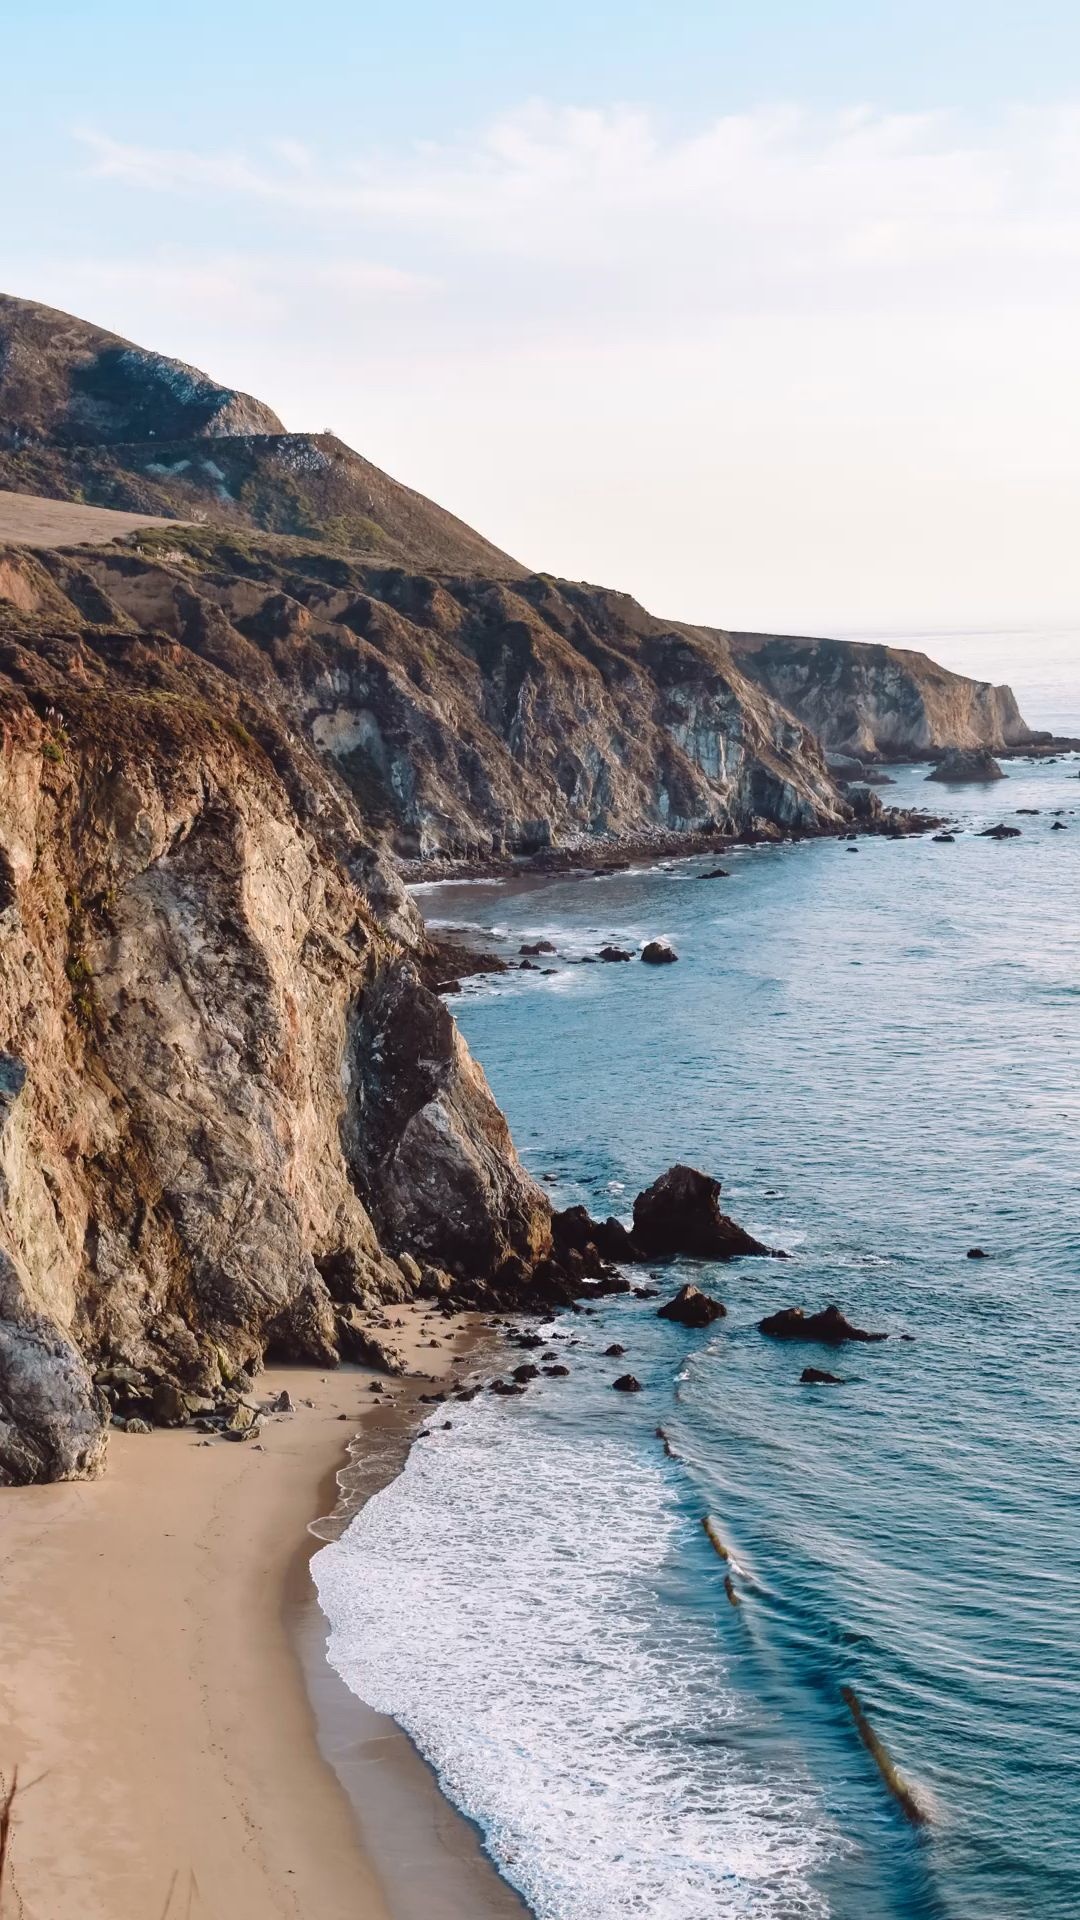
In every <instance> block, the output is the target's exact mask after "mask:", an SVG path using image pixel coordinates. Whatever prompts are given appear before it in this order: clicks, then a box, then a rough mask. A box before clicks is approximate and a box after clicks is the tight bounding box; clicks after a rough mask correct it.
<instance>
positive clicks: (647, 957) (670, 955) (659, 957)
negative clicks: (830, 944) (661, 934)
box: [641, 940, 679, 967]
mask: <svg viewBox="0 0 1080 1920" xmlns="http://www.w3.org/2000/svg"><path fill="white" fill-rule="evenodd" d="M641 957H642V959H643V960H644V962H645V964H646V966H648V967H670V966H673V965H674V964H675V961H676V960H677V959H678V957H679V956H678V954H677V953H676V951H675V949H674V947H673V946H670V945H669V943H668V942H667V941H666V940H647V941H646V942H645V945H644V946H643V947H642V949H641Z"/></svg>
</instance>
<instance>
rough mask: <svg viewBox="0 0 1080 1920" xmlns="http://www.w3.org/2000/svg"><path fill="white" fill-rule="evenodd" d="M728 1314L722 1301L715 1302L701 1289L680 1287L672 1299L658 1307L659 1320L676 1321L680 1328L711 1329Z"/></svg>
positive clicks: (657, 1315)
mask: <svg viewBox="0 0 1080 1920" xmlns="http://www.w3.org/2000/svg"><path fill="white" fill-rule="evenodd" d="M726 1312H727V1308H726V1307H725V1305H724V1303H723V1301H722V1300H713V1299H712V1298H711V1297H710V1295H709V1294H707V1293H702V1291H701V1288H700V1287H689V1286H687V1287H680V1288H679V1291H678V1293H676V1294H675V1295H674V1296H673V1297H672V1299H670V1300H667V1301H665V1303H664V1305H663V1306H662V1307H657V1309H656V1317H657V1319H658V1320H675V1321H677V1323H678V1325H679V1326H680V1327H711V1326H712V1323H713V1321H714V1320H721V1319H723V1317H724V1315H725V1314H726Z"/></svg>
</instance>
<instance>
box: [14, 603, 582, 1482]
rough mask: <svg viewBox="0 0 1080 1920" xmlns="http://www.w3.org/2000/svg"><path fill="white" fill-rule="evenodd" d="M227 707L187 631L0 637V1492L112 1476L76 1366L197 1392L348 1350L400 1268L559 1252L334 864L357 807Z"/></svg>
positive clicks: (499, 1127)
mask: <svg viewBox="0 0 1080 1920" xmlns="http://www.w3.org/2000/svg"><path fill="white" fill-rule="evenodd" d="M236 706H237V689H236V687H235V685H234V683H233V682H231V680H230V679H229V678H228V676H227V675H225V674H223V673H222V672H221V671H220V670H219V669H218V668H216V667H213V666H211V665H209V664H208V663H207V662H206V661H205V660H201V659H199V658H198V657H197V656H196V655H195V654H193V653H191V652H190V651H188V650H187V649H186V648H185V647H184V646H183V645H182V644H181V643H180V642H178V641H175V640H174V641H161V640H159V641H157V642H156V643H153V644H147V643H146V642H145V641H144V640H143V639H142V638H141V637H140V636H139V635H138V634H137V633H136V632H134V631H131V630H123V629H121V630H120V631H109V630H104V629H102V628H92V629H88V630H86V631H84V632H77V631H73V630H72V629H71V628H64V627H63V626H61V625H59V624H58V625H56V626H53V627H50V625H49V624H48V623H47V622H45V621H43V620H40V619H39V620H38V621H37V622H35V623H33V625H32V627H30V626H29V623H27V622H26V621H23V622H22V623H20V622H18V621H13V622H12V623H11V624H9V626H8V630H7V632H6V633H5V634H3V635H2V636H0V729H2V748H0V935H2V939H0V1049H2V1050H3V1051H2V1053H0V1479H8V1480H27V1479H43V1478H56V1477H60V1476H65V1475H73V1474H80V1473H87V1472H92V1471H94V1470H95V1469H96V1468H97V1466H98V1465H99V1464H100V1462H101V1459H102V1455H103V1451H104V1437H105V1423H106V1420H107V1418H108V1414H109V1406H108V1402H107V1401H106V1400H105V1398H104V1397H103V1396H102V1394H101V1393H100V1392H98V1391H97V1390H96V1389H95V1388H94V1386H93V1384H92V1380H91V1373H92V1371H93V1370H94V1368H95V1367H99V1366H102V1365H106V1364H112V1365H117V1364H121V1365H127V1366H129V1367H131V1368H133V1369H137V1370H139V1371H141V1372H142V1373H143V1374H145V1375H146V1376H147V1378H148V1379H149V1380H150V1382H151V1383H153V1384H155V1385H157V1384H160V1383H163V1382H165V1383H169V1382H171V1383H173V1384H174V1385H175V1386H177V1387H179V1388H181V1389H183V1390H185V1391H189V1392H195V1393H199V1392H207V1393H213V1392H214V1391H215V1390H216V1389H218V1388H219V1387H220V1385H221V1383H222V1381H223V1380H227V1379H230V1378H233V1377H234V1376H235V1375H236V1373H237V1371H238V1370H239V1369H240V1368H241V1367H242V1366H243V1365H244V1364H245V1363H250V1362H253V1361H257V1360H258V1359H259V1357H260V1356H261V1355H262V1353H263V1352H264V1350H266V1349H267V1348H271V1349H276V1350H278V1351H279V1352H281V1353H284V1354H289V1355H295V1356H305V1357H308V1358H311V1359H314V1360H318V1361H321V1362H326V1361H330V1360H332V1359H333V1358H335V1357H336V1354H337V1352H338V1350H339V1346H340V1344H341V1323H340V1303H341V1302H342V1301H343V1300H347V1301H351V1302H352V1303H354V1304H355V1306H356V1307H358V1308H364V1307H370V1306H371V1305H373V1304H377V1303H378V1302H379V1301H383V1300H393V1299H402V1298H405V1297H407V1296H408V1295H409V1294H411V1293H412V1292H413V1291H415V1285H416V1283H415V1280H414V1279H413V1278H412V1277H411V1272H410V1271H409V1270H408V1269H407V1268H406V1267H404V1266H403V1265H399V1264H398V1262H397V1260H396V1259H395V1258H394V1254H395V1253H398V1252H402V1253H404V1252H406V1251H408V1250H409V1249H412V1248H415V1249H417V1250H420V1251H422V1252H423V1253H424V1254H425V1255H427V1256H428V1257H430V1258H432V1259H435V1260H437V1261H438V1262H439V1264H440V1265H442V1266H449V1265H453V1266H455V1267H456V1268H457V1270H458V1271H459V1272H460V1273H461V1274H462V1275H465V1276H467V1275H468V1274H469V1273H471V1272H478V1273H479V1272H482V1273H483V1274H485V1275H488V1274H492V1273H498V1272H499V1271H500V1269H501V1268H502V1267H504V1266H507V1265H509V1267H510V1270H511V1271H512V1272H516V1271H518V1270H519V1269H520V1270H523V1271H524V1270H526V1269H527V1268H528V1267H529V1265H530V1264H535V1263H536V1262H537V1261H538V1260H541V1259H542V1258H543V1257H544V1256H545V1255H546V1254H547V1253H548V1251H549V1250H550V1244H551V1242H550V1228H549V1209H548V1203H547V1201H546V1199H545V1198H544V1196H543V1194H542V1193H541V1192H540V1191H539V1189H537V1188H536V1187H534V1186H533V1184H532V1182H531V1181H530V1180H529V1179H528V1178H527V1177H526V1176H525V1174H524V1173H523V1171H522V1169H521V1167H520V1166H519V1164H518V1162H517V1160H516V1157H515V1155H514V1152H513V1148H512V1145H511V1143H510V1140H509V1136H508V1133H507V1129H506V1124H505V1122H504V1120H503V1118H502V1116H501V1114H500V1113H499V1112H498V1109H497V1108H496V1106H495V1104H494V1101H493V1100H492V1098H491V1095H490V1092H489V1091H488V1088H487V1085H486V1083H485V1081H484V1078H483V1075H482V1074H481V1072H480V1070H479V1069H478V1067H477V1066H476V1064H475V1062H473V1061H472V1060H471V1059H470V1057H469V1055H468V1053H467V1050H466V1049H465V1047H464V1044H463V1042H462V1041H461V1039H460V1036H459V1035H458V1034H457V1031H456V1029H455V1028H454V1025H453V1022H452V1021H451V1019H450V1017H449V1015H448V1014H447V1013H446V1011H445V1009H444V1008H443V1007H442V1005H441V1003H440V1002H439V1001H438V1000H436V999H435V998H434V996H432V995H431V994H430V993H428V991H427V990H426V989H425V988H424V987H423V986H422V984H421V982H420V980H419V977H418V974H417V972H416V968H415V966H414V964H413V961H412V959H411V958H410V956H409V954H408V952H407V951H406V950H405V949H404V948H403V947H402V945H401V944H400V943H399V942H398V941H397V940H395V939H394V938H392V937H391V936H390V935H389V934H388V933H387V932H386V931H385V929H384V928H383V927H382V926H380V925H379V924H378V922H377V921H376V919H375V916H374V915H373V913H372V910H371V905H370V902H369V900H368V899H366V898H365V896H364V894H363V892H362V891H361V889H360V888H359V886H358V885H357V884H356V881H355V879H354V877H353V875H352V874H351V872H350V870H349V865H348V862H347V860H346V859H345V858H344V857H343V850H344V849H346V848H348V847H350V846H355V845H356V842H357V839H358V837H359V834H360V832H361V830H362V822H361V820H360V818H359V816H357V815H355V813H352V814H351V813H350V810H349V805H348V802H347V797H346V796H345V795H344V794H343V792H341V791H339V790H337V789H335V788H334V786H333V785H332V784H331V782H330V781H329V780H328V779H327V777H326V776H325V775H323V774H322V773H321V769H320V766H319V763H318V761H317V760H316V759H314V758H311V759H309V758H308V757H307V756H306V755H305V753H304V751H303V749H302V748H300V747H299V746H296V747H295V748H294V747H291V746H290V744H289V742H288V740H287V739H286V738H285V736H284V734H283V732H282V729H281V727H280V724H279V723H278V722H277V721H276V720H275V718H274V717H273V716H272V715H271V713H270V712H269V710H268V709H266V708H263V707H260V705H259V703H258V701H257V699H256V698H255V696H253V695H252V694H251V693H250V692H249V693H248V694H247V695H246V698H245V704H244V712H245V715H246V721H247V722H248V723H250V724H251V726H252V728H253V731H249V729H248V724H246V723H245V722H242V721H240V720H239V718H238V717H237V715H236ZM256 733H258V734H259V735H261V737H262V739H263V740H264V741H265V742H266V746H265V747H264V746H261V745H259V744H258V743H257V740H256V737H255V735H256ZM298 802H299V804H297V803H298ZM387 884H388V883H387ZM404 911H405V910H404V909H403V912H404ZM417 1271H418V1269H417Z"/></svg>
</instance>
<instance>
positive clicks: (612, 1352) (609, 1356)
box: [604, 1340, 626, 1360]
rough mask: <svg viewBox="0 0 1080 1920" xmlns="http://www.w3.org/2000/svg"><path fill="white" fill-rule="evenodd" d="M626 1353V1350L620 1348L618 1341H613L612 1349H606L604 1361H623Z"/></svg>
mask: <svg viewBox="0 0 1080 1920" xmlns="http://www.w3.org/2000/svg"><path fill="white" fill-rule="evenodd" d="M625 1352H626V1348H625V1347H620V1345H619V1343H618V1341H617V1340H613V1341H612V1343H611V1345H610V1347H605V1348H604V1359H605V1360H621V1359H622V1357H623V1354H624V1353H625Z"/></svg>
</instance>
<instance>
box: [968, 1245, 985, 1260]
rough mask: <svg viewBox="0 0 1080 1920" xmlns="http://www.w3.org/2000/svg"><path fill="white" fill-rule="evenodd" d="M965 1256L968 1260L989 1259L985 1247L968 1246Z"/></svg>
mask: <svg viewBox="0 0 1080 1920" xmlns="http://www.w3.org/2000/svg"><path fill="white" fill-rule="evenodd" d="M967 1257H968V1259H969V1260H989V1258H990V1255H989V1254H988V1253H987V1251H986V1248H985V1247H969V1248H968V1250H967Z"/></svg>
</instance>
